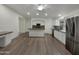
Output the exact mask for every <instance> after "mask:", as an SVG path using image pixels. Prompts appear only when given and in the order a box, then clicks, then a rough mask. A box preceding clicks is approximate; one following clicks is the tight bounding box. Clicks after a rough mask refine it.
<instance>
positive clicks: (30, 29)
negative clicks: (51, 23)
mask: <svg viewBox="0 0 79 59" xmlns="http://www.w3.org/2000/svg"><path fill="white" fill-rule="evenodd" d="M28 29H29V30H45V29H43V28H28Z"/></svg>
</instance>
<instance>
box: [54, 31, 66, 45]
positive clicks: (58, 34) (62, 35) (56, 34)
mask: <svg viewBox="0 0 79 59" xmlns="http://www.w3.org/2000/svg"><path fill="white" fill-rule="evenodd" d="M54 37H55V38H56V39H57V40H59V41H61V42H62V43H63V44H65V40H66V33H65V32H61V31H57V30H54Z"/></svg>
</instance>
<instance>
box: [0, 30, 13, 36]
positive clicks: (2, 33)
mask: <svg viewBox="0 0 79 59" xmlns="http://www.w3.org/2000/svg"><path fill="white" fill-rule="evenodd" d="M10 33H13V32H12V31H10V32H7V31H2V32H0V36H2V35H7V34H10Z"/></svg>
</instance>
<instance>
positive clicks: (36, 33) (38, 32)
mask: <svg viewBox="0 0 79 59" xmlns="http://www.w3.org/2000/svg"><path fill="white" fill-rule="evenodd" d="M44 35H45V30H44V29H36V28H35V29H34V28H30V29H29V37H44Z"/></svg>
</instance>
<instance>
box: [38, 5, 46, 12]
mask: <svg viewBox="0 0 79 59" xmlns="http://www.w3.org/2000/svg"><path fill="white" fill-rule="evenodd" d="M46 7H47V5H46V4H38V5H37V10H39V11H42V10H43V9H45V8H46Z"/></svg>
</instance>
